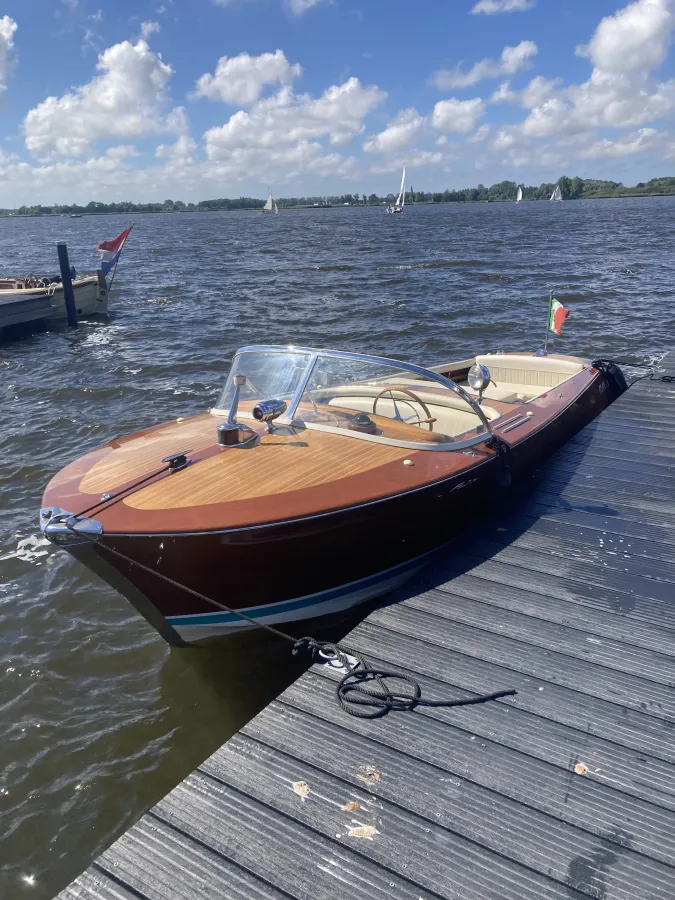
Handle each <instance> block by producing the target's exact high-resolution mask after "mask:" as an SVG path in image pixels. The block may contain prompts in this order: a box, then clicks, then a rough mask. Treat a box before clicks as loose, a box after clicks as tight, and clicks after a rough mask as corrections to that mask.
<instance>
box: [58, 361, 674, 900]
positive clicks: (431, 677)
mask: <svg viewBox="0 0 675 900" xmlns="http://www.w3.org/2000/svg"><path fill="white" fill-rule="evenodd" d="M662 365H663V366H665V368H666V370H667V371H668V372H669V373H670V374H673V373H675V353H671V354H670V355H669V357H668V358H667V360H666V361H664V362H663V363H662ZM674 463H675V384H673V383H666V382H663V381H653V380H647V379H645V380H641V381H639V382H638V383H637V384H635V385H634V386H633V387H631V388H630V389H629V391H628V392H627V393H626V394H624V395H623V397H621V398H620V399H619V400H618V401H617V402H616V403H615V404H614V405H613V406H611V407H610V408H609V409H608V410H607V411H605V412H604V413H603V414H602V415H601V417H600V418H599V419H597V420H596V421H595V422H593V423H592V424H591V425H590V426H588V427H587V428H586V429H585V430H584V431H583V432H581V433H580V434H579V435H578V436H577V437H576V438H575V439H573V440H572V441H571V442H570V443H569V444H568V445H567V446H565V447H564V448H563V449H562V450H561V451H559V452H558V453H557V454H556V456H555V457H554V458H553V459H552V460H551V461H550V462H549V463H547V464H546V465H545V466H543V467H542V469H541V471H540V472H539V473H537V475H536V476H535V478H534V479H533V480H532V484H530V485H527V486H526V487H525V488H523V489H522V490H520V491H519V492H518V494H517V495H516V496H514V497H513V501H512V502H510V503H509V504H508V506H507V507H506V505H505V504H502V505H500V506H499V508H498V509H497V511H496V512H493V513H492V514H491V515H490V516H489V517H487V518H486V519H485V520H483V522H482V524H480V525H478V526H477V527H476V528H474V529H473V530H472V531H471V532H470V533H469V534H467V535H466V536H465V537H464V538H463V539H462V540H461V541H456V542H455V543H454V544H452V545H451V546H450V547H449V548H448V549H447V550H445V551H443V552H442V553H441V554H440V555H439V558H438V561H437V563H436V565H435V566H434V567H432V568H430V569H429V570H427V572H426V573H425V575H424V580H423V581H422V582H419V581H418V582H417V583H416V584H415V585H413V586H412V587H409V588H408V589H406V590H405V592H403V593H402V594H401V595H400V596H399V597H398V601H399V602H397V603H396V604H395V605H387V606H383V607H382V608H380V609H378V610H376V611H375V612H373V613H371V614H370V615H369V616H368V617H367V618H366V619H365V620H364V621H363V622H362V623H361V624H360V625H359V626H358V627H357V628H356V629H355V630H354V631H353V632H352V633H351V634H350V635H349V636H348V637H347V638H346V639H345V643H347V644H349V645H350V646H353V647H355V648H356V649H357V650H360V651H362V652H363V653H364V654H365V655H366V656H367V658H368V659H369V660H370V661H371V662H373V663H376V664H377V663H380V664H382V666H383V667H385V668H388V669H397V670H401V671H405V672H408V673H412V674H413V675H414V677H415V678H416V679H418V680H419V682H420V684H421V686H422V689H423V692H424V695H425V696H427V697H430V698H433V697H439V698H441V697H442V698H447V697H448V696H455V697H470V696H472V695H475V694H478V693H483V692H491V691H494V690H499V689H501V688H507V687H513V688H515V689H516V690H517V692H518V693H517V695H516V696H515V697H508V698H506V699H503V700H499V701H497V702H492V703H487V704H483V705H479V706H466V707H457V708H454V709H449V710H441V709H438V710H434V709H420V710H418V711H417V712H415V713H401V712H399V713H397V712H394V713H391V714H389V715H388V716H386V717H385V718H383V719H380V720H377V721H367V720H360V719H356V718H353V717H351V716H348V715H346V714H345V713H343V712H342V711H341V710H340V709H339V708H338V707H337V705H336V703H335V700H334V696H333V689H334V681H335V678H336V676H335V675H334V674H333V673H331V672H329V671H326V670H324V669H322V668H321V667H317V666H315V667H314V668H312V669H311V670H310V671H309V672H308V673H307V674H306V675H304V676H303V677H301V678H300V679H299V680H298V681H297V682H296V683H295V684H294V685H293V686H292V687H290V688H289V689H288V690H287V691H285V692H284V693H283V694H282V695H281V696H280V697H279V699H278V700H276V701H275V702H274V703H272V704H270V706H268V707H267V708H266V709H265V710H263V712H262V713H260V714H259V715H258V716H256V717H255V718H254V719H253V720H252V721H251V722H250V723H249V724H248V725H247V726H246V727H245V728H244V729H243V730H242V731H241V732H240V733H239V734H237V735H236V736H235V737H233V738H232V739H231V740H230V741H228V742H227V743H226V744H225V745H224V746H223V747H222V748H221V749H220V750H218V751H217V752H216V753H215V754H214V755H213V756H212V757H211V758H210V759H208V760H207V761H206V762H205V763H204V764H203V765H202V766H200V767H199V769H197V771H195V772H193V773H192V774H191V775H190V776H188V778H186V779H185V781H183V782H182V783H181V784H180V785H178V787H176V788H175V789H174V790H173V791H171V793H170V794H168V795H167V796H166V797H165V798H164V799H163V800H162V801H161V802H160V803H159V804H158V805H157V806H155V807H154V808H153V809H152V810H151V811H150V812H149V813H147V814H146V815H145V816H143V818H142V819H141V820H140V821H139V822H138V823H137V824H136V825H134V826H133V827H132V828H131V829H130V830H129V831H128V832H127V833H126V834H125V835H123V837H121V838H120V839H119V840H118V841H117V842H116V843H115V844H113V845H112V847H110V849H109V850H107V851H106V852H105V853H104V854H103V855H102V856H101V857H99V859H97V860H96V861H95V862H94V863H93V865H92V866H91V867H90V868H89V869H88V870H87V871H86V872H85V873H84V874H83V875H81V876H80V877H79V878H78V879H76V881H74V882H73V883H72V884H71V885H70V887H68V888H66V889H65V890H64V891H63V892H62V893H61V894H60V895H59V897H60V898H61V900H94V898H97V900H104V898H105V900H113V898H115V900H127V898H129V900H131V898H134V900H139V898H141V900H143V898H149V900H179V898H180V900H188V898H189V900H207V898H208V900H214V898H228V900H229V898H242V900H244V898H246V900H249V898H261V900H262V898H265V900H270V898H273V900H277V898H278V900H281V898H286V900H288V898H298V900H300V898H302V900H322V898H327V900H328V898H331V900H332V898H336V897H341V898H342V897H344V898H349V900H358V898H362V900H376V898H381V900H385V898H386V900H398V898H401V900H403V898H406V900H422V898H423V900H431V898H453V900H455V898H457V900H523V898H531V900H535V898H536V900H547V898H561V900H569V898H582V897H591V898H600V900H640V898H641V900H656V898H663V900H666V898H672V897H675V867H674V866H675V779H674V778H673V772H674V771H675V770H674V769H673V763H674V762H675V742H674V741H673V736H674V735H675V730H674V729H673V721H674V719H673V714H674V713H675V695H674V693H673V690H672V685H673V680H674V679H675V587H674V584H673V583H674V582H675V480H674V479H673V477H672V472H673V464H674ZM295 782H305V783H306V785H307V787H308V793H307V794H306V796H305V797H304V798H303V796H301V795H302V794H303V793H304V789H300V793H298V792H296V791H294V790H293V783H295ZM348 804H350V805H349V806H348ZM355 804H358V808H357V807H356V806H355ZM354 829H356V830H354ZM373 829H374V831H373ZM350 832H351V834H350Z"/></svg>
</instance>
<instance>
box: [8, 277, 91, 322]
mask: <svg viewBox="0 0 675 900" xmlns="http://www.w3.org/2000/svg"><path fill="white" fill-rule="evenodd" d="M73 294H74V296H75V309H76V311H77V314H78V316H90V315H106V314H107V312H108V285H107V284H106V280H105V277H104V276H103V273H102V272H101V270H100V269H99V270H98V271H97V272H96V274H95V275H85V276H83V277H82V278H74V279H73ZM43 298H48V300H49V303H50V305H51V307H52V312H51V313H50V318H54V319H59V318H60V319H65V318H66V301H65V299H64V296H63V285H62V284H61V280H60V278H49V277H39V276H33V275H29V276H28V277H27V278H0V303H3V302H4V303H11V302H13V301H16V300H38V299H43Z"/></svg>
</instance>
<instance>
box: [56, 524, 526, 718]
mask: <svg viewBox="0 0 675 900" xmlns="http://www.w3.org/2000/svg"><path fill="white" fill-rule="evenodd" d="M76 518H77V516H71V517H70V519H64V520H63V524H64V525H65V527H66V528H67V529H68V530H69V531H70V532H71V533H72V534H74V535H76V536H77V537H79V538H85V539H86V540H88V541H90V542H91V543H93V544H95V545H96V546H97V547H99V548H100V549H102V550H103V551H104V552H107V553H112V554H113V555H114V556H117V557H119V558H120V559H123V560H124V561H125V562H128V563H130V564H131V565H134V566H137V567H138V568H139V569H141V570H143V571H144V572H148V573H149V574H150V575H156V576H157V577H158V578H161V579H162V580H163V581H165V582H166V583H167V584H170V585H172V587H175V588H178V589H179V590H182V591H185V592H186V593H188V594H191V595H192V596H193V597H196V598H197V599H199V600H203V601H204V602H205V603H210V604H211V605H212V606H215V607H217V608H218V609H221V610H223V611H224V612H227V613H231V614H232V615H235V616H238V617H239V618H240V619H242V620H243V621H245V622H248V623H249V624H250V625H253V626H254V627H256V628H261V629H263V630H264V631H267V632H269V633H270V634H274V635H275V636H276V637H280V638H283V640H285V641H288V642H289V643H291V644H293V649H292V651H291V652H292V654H293V656H299V655H300V654H301V653H309V654H310V656H311V658H312V661H313V662H321V663H333V664H334V663H335V662H338V663H339V664H340V668H345V669H346V670H347V671H346V673H345V674H344V675H343V676H342V678H341V679H340V681H339V682H338V684H337V686H336V688H335V696H336V699H337V702H338V703H339V705H340V707H341V709H343V710H344V711H345V712H346V713H348V714H349V715H350V716H356V717H357V718H360V719H379V718H382V716H386V715H387V713H389V712H391V711H392V710H396V711H399V712H400V711H408V712H412V711H413V710H414V709H416V708H417V707H418V706H424V707H432V708H440V707H452V706H472V705H474V704H476V703H487V702H489V701H490V700H498V699H499V698H500V697H510V696H513V695H514V694H515V693H516V691H515V690H514V689H513V688H509V689H507V690H502V691H496V692H494V693H492V694H478V695H477V696H475V697H468V698H454V699H452V700H426V699H425V698H423V697H422V688H421V687H420V684H419V682H417V681H415V679H414V678H413V677H412V676H411V675H406V674H404V673H403V672H393V671H390V670H388V669H378V668H376V667H374V666H370V665H368V663H367V662H366V660H365V658H364V657H363V656H362V655H361V654H360V653H358V652H356V651H355V650H351V649H350V648H349V647H345V646H343V645H342V644H338V643H333V642H331V641H317V640H316V639H315V638H312V637H303V638H294V637H292V636H291V635H288V634H286V633H285V632H283V631H280V630H279V629H278V628H274V626H273V625H267V624H266V623H265V622H259V621H258V620H256V619H253V618H252V617H251V616H248V615H246V613H244V612H242V611H241V610H238V609H232V608H231V607H229V606H226V605H225V604H224V603H219V602H218V601H217V600H213V599H212V598H211V597H207V596H206V595H205V594H202V593H200V592H199V591H195V590H193V589H192V588H190V587H188V586H187V585H185V584H181V583H180V582H179V581H176V580H175V579H173V578H171V577H170V576H168V575H164V574H163V573H162V572H158V571H157V570H156V569H152V568H151V567H150V566H146V565H145V563H142V562H139V561H138V560H135V559H132V558H131V557H130V556H127V555H126V553H121V552H120V551H119V550H115V549H114V548H113V547H108V546H105V545H100V544H99V542H98V540H97V539H96V538H95V537H94V536H93V535H89V534H86V533H85V532H80V531H78V530H77V529H76V528H75V527H74V526H73V525H71V520H72V519H76ZM350 657H352V658H353V659H355V660H356V663H352V662H351V660H350ZM387 679H388V680H390V681H399V682H404V683H406V684H407V685H409V687H410V692H409V693H407V694H405V693H400V692H399V691H393V690H391V689H390V688H389V686H388V685H387V684H386V680H387ZM373 684H374V685H376V687H372V685H373Z"/></svg>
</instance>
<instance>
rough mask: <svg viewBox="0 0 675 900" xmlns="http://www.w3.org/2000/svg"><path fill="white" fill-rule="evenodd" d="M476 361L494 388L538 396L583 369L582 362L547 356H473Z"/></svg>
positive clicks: (500, 354)
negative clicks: (482, 367)
mask: <svg viewBox="0 0 675 900" xmlns="http://www.w3.org/2000/svg"><path fill="white" fill-rule="evenodd" d="M476 362H477V363H479V364H480V365H483V366H487V367H488V369H489V370H490V375H491V376H492V380H493V381H494V382H495V384H496V385H497V386H498V387H504V386H505V385H513V386H514V387H515V388H516V389H519V390H520V391H521V392H523V393H532V392H534V393H541V391H543V390H545V389H546V388H552V387H557V385H559V384H560V383H561V382H563V381H566V380H567V379H568V378H571V377H572V375H576V374H577V373H578V372H581V370H582V369H583V364H582V363H576V362H572V361H571V360H567V359H556V358H555V357H551V356H519V355H517V354H506V353H504V354H502V353H490V354H486V355H485V356H477V357H476Z"/></svg>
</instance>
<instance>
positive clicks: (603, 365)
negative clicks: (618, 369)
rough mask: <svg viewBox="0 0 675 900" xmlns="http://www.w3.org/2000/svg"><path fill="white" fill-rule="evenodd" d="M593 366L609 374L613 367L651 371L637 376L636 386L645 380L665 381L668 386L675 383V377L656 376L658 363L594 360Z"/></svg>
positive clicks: (633, 382) (635, 378)
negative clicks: (610, 368) (638, 382)
mask: <svg viewBox="0 0 675 900" xmlns="http://www.w3.org/2000/svg"><path fill="white" fill-rule="evenodd" d="M591 365H592V366H593V368H594V369H599V370H600V371H601V372H607V370H608V369H609V367H610V366H611V365H617V366H626V367H627V368H631V369H649V372H645V374H644V375H636V376H635V377H634V378H633V380H632V381H631V384H635V382H636V381H642V380H643V379H644V378H647V379H648V380H649V381H663V382H665V383H666V384H673V383H675V375H655V374H654V368H655V367H657V366H658V363H653V364H652V365H643V364H642V363H632V362H616V360H613V359H594V360H593V362H592V363H591Z"/></svg>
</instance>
